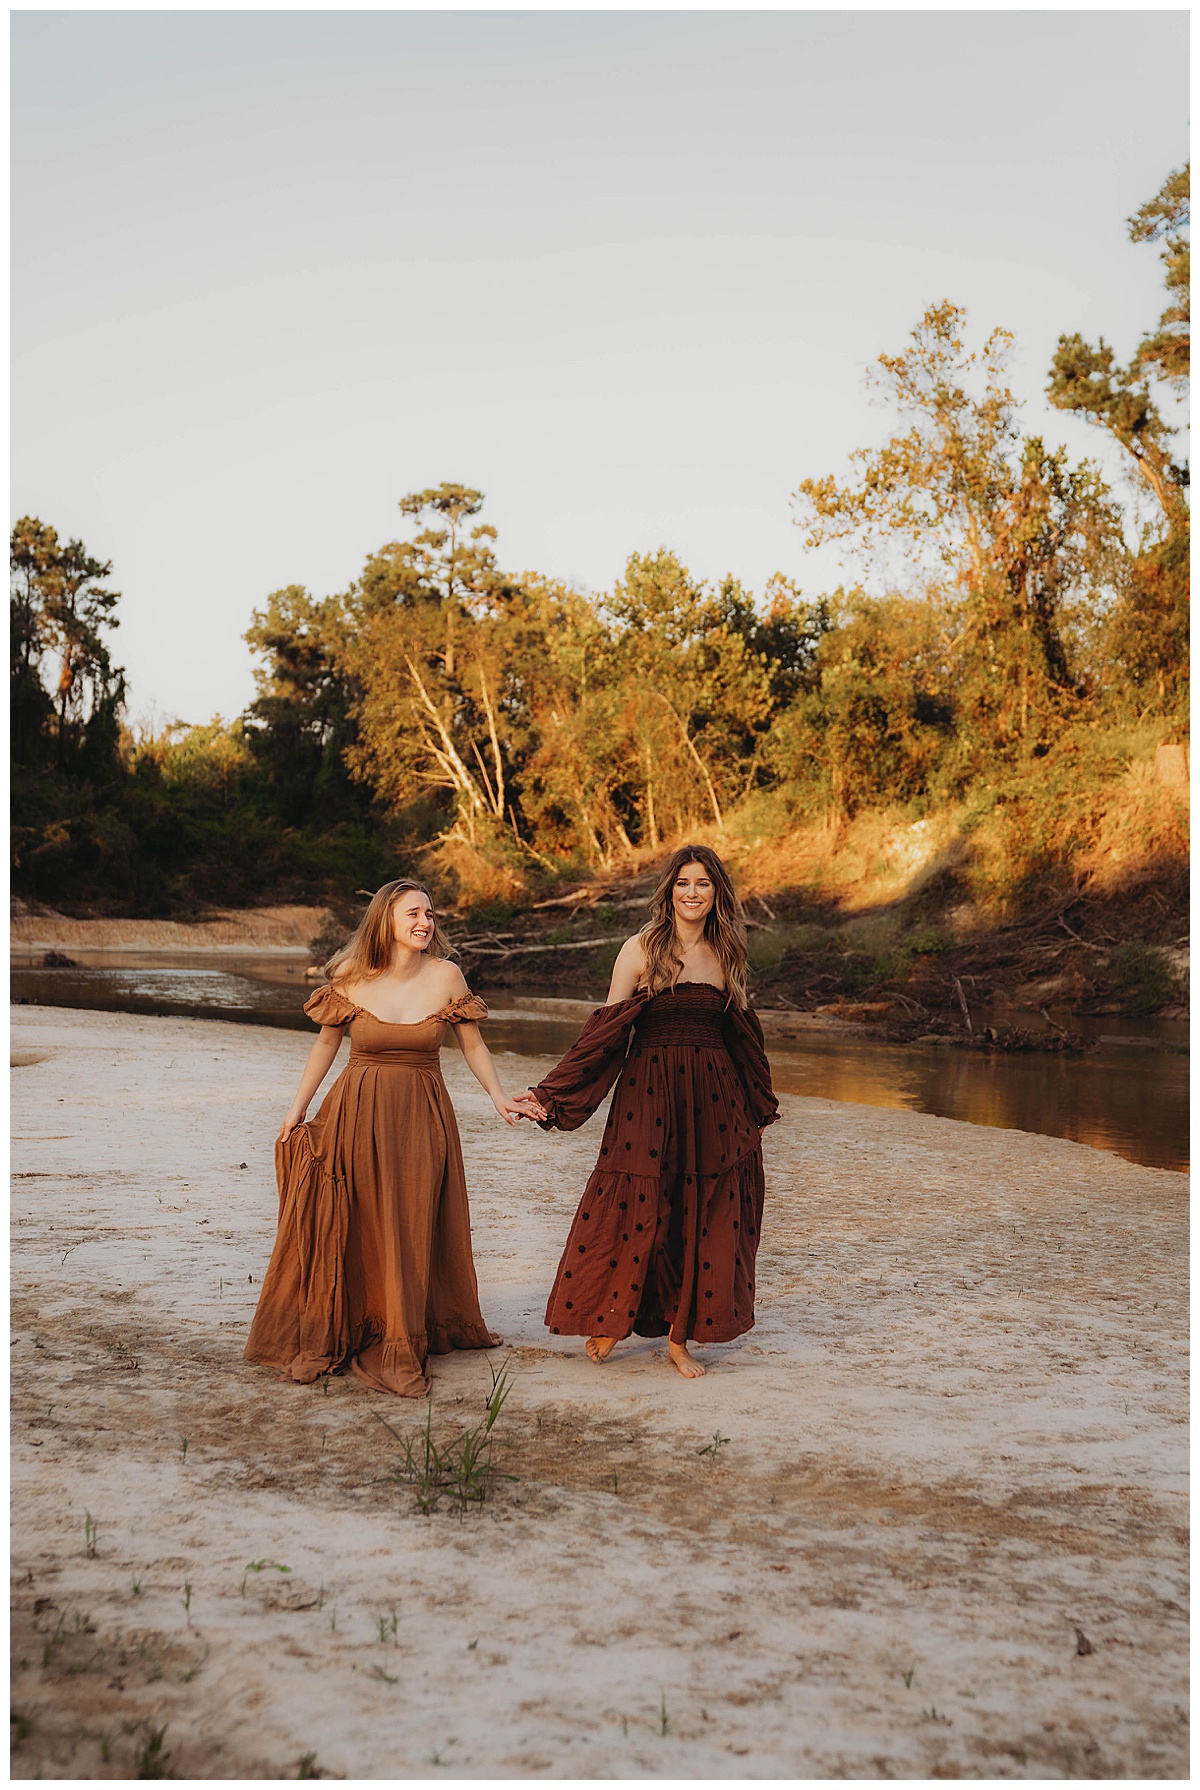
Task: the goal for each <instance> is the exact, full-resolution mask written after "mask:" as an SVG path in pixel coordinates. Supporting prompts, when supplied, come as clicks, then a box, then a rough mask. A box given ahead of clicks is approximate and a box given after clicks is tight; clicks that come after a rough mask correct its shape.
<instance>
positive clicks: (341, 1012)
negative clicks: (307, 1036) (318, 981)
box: [304, 982, 358, 1026]
mask: <svg viewBox="0 0 1200 1790" xmlns="http://www.w3.org/2000/svg"><path fill="white" fill-rule="evenodd" d="M304 1011H305V1012H306V1013H307V1014H308V1017H309V1018H310V1019H311V1020H312V1022H313V1024H314V1025H318V1026H344V1025H348V1024H349V1022H350V1021H351V1020H352V1019H353V1018H354V1015H355V1014H356V1013H357V1012H358V1008H357V1007H356V1006H355V1005H354V1003H353V1002H352V1001H348V1000H347V999H346V997H345V995H344V994H339V993H338V991H337V989H336V988H334V986H333V984H332V983H331V982H326V983H324V984H323V986H322V987H320V988H318V989H317V990H316V991H315V992H314V993H313V994H310V995H309V997H308V999H307V1000H306V1001H305V1003H304Z"/></svg>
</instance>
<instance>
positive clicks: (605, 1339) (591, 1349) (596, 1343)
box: [584, 1336, 617, 1366]
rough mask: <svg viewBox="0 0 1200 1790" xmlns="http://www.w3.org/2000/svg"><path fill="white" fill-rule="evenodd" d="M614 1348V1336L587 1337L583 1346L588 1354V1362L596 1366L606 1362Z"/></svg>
mask: <svg viewBox="0 0 1200 1790" xmlns="http://www.w3.org/2000/svg"><path fill="white" fill-rule="evenodd" d="M616 1346H617V1339H616V1337H615V1336H589V1337H588V1339H587V1342H586V1343H585V1345H584V1347H585V1348H586V1349H587V1352H588V1359H589V1361H594V1362H595V1363H596V1365H597V1366H599V1364H600V1363H601V1362H602V1361H607V1360H608V1358H609V1356H610V1355H611V1354H612V1352H613V1350H614V1349H615V1348H616Z"/></svg>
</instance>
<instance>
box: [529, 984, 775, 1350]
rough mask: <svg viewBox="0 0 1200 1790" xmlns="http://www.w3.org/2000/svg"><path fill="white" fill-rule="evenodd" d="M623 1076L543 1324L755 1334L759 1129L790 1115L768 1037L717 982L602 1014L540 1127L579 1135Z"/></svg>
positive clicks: (571, 1057)
mask: <svg viewBox="0 0 1200 1790" xmlns="http://www.w3.org/2000/svg"><path fill="white" fill-rule="evenodd" d="M631 1032H632V1039H631V1038H630V1033H631ZM614 1080H615V1081H616V1084H617V1085H616V1091H615V1093H614V1095H613V1100H612V1105H611V1106H610V1108H609V1113H608V1121H607V1123H606V1125H605V1127H604V1138H603V1142H602V1143H601V1146H600V1155H599V1157H598V1159H597V1162H596V1166H595V1168H594V1169H593V1171H592V1174H591V1178H590V1179H589V1181H588V1184H587V1187H586V1188H585V1190H584V1195H583V1198H582V1200H581V1201H580V1203H579V1210H578V1211H577V1212H576V1214H575V1221H574V1223H573V1224H572V1226H571V1233H570V1236H569V1237H568V1238H567V1246H566V1248H565V1249H564V1251H563V1255H562V1260H561V1261H560V1263H559V1265H558V1273H557V1274H556V1276H555V1280H554V1287H553V1289H552V1291H551V1294H550V1301H549V1304H548V1305H547V1308H546V1323H547V1325H548V1326H549V1328H550V1329H551V1330H552V1331H553V1332H554V1333H555V1335H556V1336H557V1335H562V1336H611V1337H614V1338H620V1337H623V1336H628V1335H629V1334H630V1332H631V1331H636V1333H637V1334H638V1335H639V1336H665V1335H669V1336H670V1338H671V1340H672V1341H673V1342H677V1343H683V1342H686V1341H689V1340H690V1341H694V1342H729V1341H731V1340H732V1338H733V1337H735V1336H740V1335H741V1334H742V1332H743V1331H745V1330H749V1329H750V1328H751V1326H752V1325H753V1323H754V1262H755V1255H756V1252H757V1249H758V1236H759V1230H760V1227H761V1223H762V1210H763V1164H762V1144H761V1132H762V1130H763V1128H764V1127H765V1126H767V1125H769V1124H771V1123H772V1122H773V1120H775V1119H776V1118H777V1117H778V1116H779V1115H778V1102H777V1101H776V1099H775V1095H774V1093H773V1092H772V1089H771V1071H770V1067H769V1065H768V1063H767V1057H766V1051H765V1049H764V1047H763V1036H762V1027H761V1026H760V1025H759V1023H758V1020H757V1018H756V1017H755V1015H754V1013H753V1012H750V1011H746V1012H742V1011H740V1010H739V1009H737V1008H734V1007H732V1006H731V1007H729V1008H726V1005H725V996H724V994H722V992H721V991H720V990H719V989H717V988H713V987H712V986H711V984H709V983H707V982H683V983H680V984H678V986H677V987H675V988H674V989H667V990H664V992H663V993H661V994H658V995H655V996H654V997H653V999H650V1000H647V999H646V998H645V996H644V995H639V996H637V997H635V998H634V999H633V1000H630V1001H618V1002H614V1004H613V1005H612V1006H609V1007H601V1008H599V1009H598V1010H597V1011H596V1012H595V1013H593V1015H592V1017H591V1018H590V1019H589V1020H588V1022H587V1024H586V1025H585V1026H584V1028H583V1031H582V1032H581V1033H580V1035H579V1038H578V1040H577V1041H576V1043H575V1044H574V1045H573V1046H572V1048H571V1049H570V1050H569V1051H568V1052H567V1054H566V1056H565V1057H564V1058H563V1059H562V1061H561V1062H560V1063H559V1065H558V1067H557V1068H556V1069H555V1070H553V1071H552V1073H551V1074H550V1075H548V1076H547V1077H546V1079H545V1081H543V1082H542V1083H541V1084H540V1085H539V1086H538V1087H537V1088H536V1089H535V1090H534V1091H535V1093H536V1095H537V1098H538V1099H539V1101H540V1102H541V1103H542V1105H543V1106H544V1107H545V1108H546V1110H547V1112H548V1114H549V1117H548V1118H547V1119H546V1120H545V1121H544V1122H543V1129H545V1130H550V1129H558V1130H560V1131H574V1130H575V1129H577V1127H578V1126H580V1125H582V1124H583V1123H584V1122H585V1120H586V1119H588V1118H590V1116H591V1115H592V1113H594V1112H595V1111H596V1108H597V1107H598V1106H599V1105H600V1102H601V1101H602V1100H603V1098H604V1096H605V1094H607V1092H608V1090H609V1088H611V1087H612V1085H613V1082H614Z"/></svg>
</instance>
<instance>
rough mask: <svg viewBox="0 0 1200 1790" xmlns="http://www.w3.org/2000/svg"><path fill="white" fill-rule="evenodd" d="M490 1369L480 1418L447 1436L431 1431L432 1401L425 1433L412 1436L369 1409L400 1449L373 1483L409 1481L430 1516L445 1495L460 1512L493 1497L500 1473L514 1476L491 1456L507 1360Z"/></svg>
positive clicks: (507, 1388) (505, 1384)
mask: <svg viewBox="0 0 1200 1790" xmlns="http://www.w3.org/2000/svg"><path fill="white" fill-rule="evenodd" d="M491 1372H492V1386H491V1392H490V1395H489V1397H488V1402H487V1405H486V1407H485V1409H484V1414H483V1416H482V1418H481V1419H480V1420H479V1422H478V1423H476V1424H474V1425H473V1426H472V1427H471V1428H469V1429H465V1430H462V1431H461V1432H460V1433H459V1434H458V1435H457V1436H455V1437H454V1439H453V1440H452V1441H450V1442H446V1443H442V1442H439V1441H437V1440H436V1438H435V1437H434V1434H433V1404H432V1401H431V1402H430V1405H429V1407H428V1410H427V1413H426V1417H425V1430H424V1433H423V1434H421V1435H419V1436H418V1437H416V1438H415V1439H414V1438H413V1437H412V1436H402V1435H401V1434H400V1432H399V1431H398V1430H395V1429H393V1428H392V1425H391V1424H390V1423H389V1422H388V1421H387V1419H386V1417H381V1416H380V1414H379V1412H378V1411H373V1412H372V1413H371V1415H372V1416H373V1417H374V1418H375V1420H376V1422H378V1423H381V1424H382V1425H383V1427H384V1429H385V1430H386V1431H387V1432H388V1434H389V1435H390V1436H392V1437H393V1438H394V1439H395V1440H396V1441H397V1442H398V1443H399V1444H400V1446H401V1448H402V1449H403V1450H404V1459H403V1461H402V1462H401V1463H400V1465H399V1466H398V1467H397V1468H396V1469H395V1470H394V1471H393V1472H391V1473H385V1474H382V1475H381V1476H380V1478H379V1479H377V1480H375V1481H374V1482H373V1483H374V1484H376V1485H383V1484H386V1483H388V1482H389V1481H391V1482H394V1483H399V1484H402V1485H409V1486H411V1487H412V1489H413V1492H414V1493H415V1495H416V1503H417V1509H418V1510H419V1511H420V1512H421V1515H422V1516H428V1515H429V1514H430V1512H431V1511H433V1510H435V1509H436V1508H437V1506H438V1504H439V1503H440V1502H441V1500H442V1499H443V1498H449V1499H450V1500H451V1502H452V1503H453V1504H456V1505H457V1507H458V1515H459V1516H460V1517H461V1516H463V1515H464V1514H465V1512H466V1508H467V1506H468V1504H483V1503H485V1502H486V1501H487V1499H488V1498H490V1497H491V1495H492V1493H493V1491H494V1489H495V1483H496V1481H497V1480H498V1479H512V1478H513V1477H514V1475H513V1474H511V1473H501V1472H500V1470H499V1468H498V1467H497V1466H496V1465H495V1463H494V1461H493V1459H492V1447H493V1442H494V1437H493V1435H492V1431H493V1429H494V1428H495V1425H496V1422H497V1419H498V1418H499V1416H500V1413H501V1411H502V1410H503V1408H504V1402H505V1400H506V1399H507V1397H508V1395H509V1392H510V1391H511V1389H512V1388H511V1382H510V1379H509V1372H508V1368H507V1366H505V1367H503V1368H501V1369H500V1370H499V1371H497V1370H496V1369H495V1368H492V1370H491Z"/></svg>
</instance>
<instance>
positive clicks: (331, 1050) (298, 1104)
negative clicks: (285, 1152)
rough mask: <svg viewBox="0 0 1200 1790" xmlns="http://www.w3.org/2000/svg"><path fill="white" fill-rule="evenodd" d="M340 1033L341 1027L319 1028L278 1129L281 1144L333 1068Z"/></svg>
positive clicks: (286, 1138) (339, 1044)
mask: <svg viewBox="0 0 1200 1790" xmlns="http://www.w3.org/2000/svg"><path fill="white" fill-rule="evenodd" d="M342 1031H343V1027H341V1026H322V1027H321V1031H320V1035H319V1037H318V1038H317V1041H316V1043H315V1044H314V1045H313V1047H312V1049H311V1050H310V1051H309V1053H308V1061H307V1063H305V1065H304V1074H303V1075H302V1076H301V1077H300V1086H299V1087H298V1088H297V1090H296V1098H295V1099H294V1100H293V1101H292V1104H291V1106H290V1107H289V1108H288V1111H287V1116H286V1118H285V1119H284V1121H283V1124H282V1125H281V1126H280V1127H279V1141H280V1143H281V1144H282V1143H286V1142H287V1140H288V1138H289V1137H290V1136H291V1135H292V1132H293V1131H294V1130H295V1129H296V1127H297V1125H299V1124H301V1123H302V1122H303V1119H304V1116H305V1114H306V1113H307V1111H308V1107H309V1102H310V1101H311V1100H312V1097H313V1095H314V1094H315V1093H316V1091H317V1089H318V1088H319V1087H320V1085H321V1083H322V1082H323V1081H324V1080H325V1077H326V1076H327V1075H328V1074H329V1071H330V1069H331V1068H332V1067H333V1059H334V1058H335V1057H336V1056H337V1053H338V1051H339V1049H340V1048H341V1043H342Z"/></svg>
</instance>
